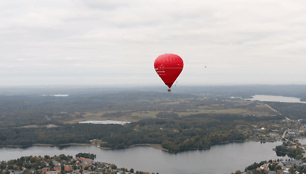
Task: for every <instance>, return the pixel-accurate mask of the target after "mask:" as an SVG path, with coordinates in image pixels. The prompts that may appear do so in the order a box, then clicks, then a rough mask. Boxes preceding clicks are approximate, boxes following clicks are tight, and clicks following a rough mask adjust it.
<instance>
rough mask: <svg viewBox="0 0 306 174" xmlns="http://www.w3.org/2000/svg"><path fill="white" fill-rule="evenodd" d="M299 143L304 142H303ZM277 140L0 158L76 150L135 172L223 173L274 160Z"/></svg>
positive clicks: (0, 153)
mask: <svg viewBox="0 0 306 174" xmlns="http://www.w3.org/2000/svg"><path fill="white" fill-rule="evenodd" d="M303 143H306V141H305V142H303ZM279 144H281V142H274V143H263V144H261V143H259V142H244V143H230V144H225V145H215V146H212V147H211V149H209V150H202V151H198V150H196V151H187V152H181V153H178V154H169V153H167V152H164V151H161V150H157V149H154V148H152V147H148V146H138V147H131V148H128V149H121V150H104V149H100V148H97V147H95V146H68V147H64V148H58V147H43V146H33V147H29V148H7V147H3V148H0V161H2V160H10V159H17V158H20V157H21V156H30V155H32V156H39V155H40V156H44V155H52V156H53V155H59V154H66V155H71V156H75V155H76V154H77V153H79V152H86V153H93V154H96V155H97V158H96V159H95V161H100V162H108V163H114V164H116V165H117V166H118V167H125V168H128V169H130V168H134V169H135V170H138V171H147V172H155V173H156V172H159V173H160V174H190V173H192V174H223V173H231V172H235V171H236V170H244V168H245V167H247V166H248V165H250V164H253V163H254V162H260V161H263V160H269V159H278V158H280V157H277V156H276V153H275V152H274V151H273V150H272V149H273V148H274V147H275V146H276V145H279Z"/></svg>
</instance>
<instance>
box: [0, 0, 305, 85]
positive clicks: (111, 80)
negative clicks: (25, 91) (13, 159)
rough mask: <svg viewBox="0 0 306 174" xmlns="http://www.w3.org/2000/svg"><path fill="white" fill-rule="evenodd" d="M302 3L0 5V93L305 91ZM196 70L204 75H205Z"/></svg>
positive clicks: (75, 0) (58, 0)
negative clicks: (176, 62)
mask: <svg viewBox="0 0 306 174" xmlns="http://www.w3.org/2000/svg"><path fill="white" fill-rule="evenodd" d="M305 7H306V1H304V0H293V1H286V0H249V1H245V0H231V1H227V0H215V1H201V0H189V1H182V0H179V1H178V0H167V1H163V0H157V1H147V0H134V1H125V0H103V1H96V0H47V1H40V0H34V1H20V0H2V1H0V79H1V82H0V86H14V85H72V84H79V85H116V84H119V85H127V86H146V85H159V86H163V85H164V84H163V82H162V81H161V79H160V78H159V77H158V75H157V74H156V72H155V71H154V68H153V63H154V60H155V58H156V57H157V56H159V55H160V54H163V53H175V54H178V55H179V56H181V57H182V58H183V60H184V63H185V66H184V70H183V72H182V74H181V75H180V77H179V78H178V84H179V85H184V86H188V85H207V84H306V80H305V75H306V71H305V65H306V59H305V50H306V48H305V47H306V32H305V31H306V20H305V19H306V11H305ZM205 66H206V67H207V68H205Z"/></svg>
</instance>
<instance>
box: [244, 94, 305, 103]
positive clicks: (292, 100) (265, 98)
mask: <svg viewBox="0 0 306 174" xmlns="http://www.w3.org/2000/svg"><path fill="white" fill-rule="evenodd" d="M247 100H252V101H255V100H258V101H268V102H284V103H306V102H301V100H300V99H299V98H295V97H283V96H273V95H254V96H253V98H250V99H247Z"/></svg>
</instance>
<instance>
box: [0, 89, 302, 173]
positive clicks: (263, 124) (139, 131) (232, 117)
mask: <svg viewBox="0 0 306 174" xmlns="http://www.w3.org/2000/svg"><path fill="white" fill-rule="evenodd" d="M188 88H190V89H188ZM237 88H241V89H240V90H239V91H238V90H237V91H236V90H233V89H232V86H214V87H213V88H212V87H210V86H203V87H182V88H177V92H176V93H166V94H164V93H161V92H156V91H154V89H150V88H147V89H144V88H140V87H139V88H132V89H131V88H121V89H120V88H119V89H115V90H114V89H107V88H97V87H89V88H77V89H74V90H73V91H69V87H62V88H59V87H57V88H52V89H46V88H37V89H35V88H26V87H25V88H1V90H0V91H1V101H0V108H1V110H0V113H1V117H0V126H1V132H0V145H1V146H2V147H3V148H4V147H6V148H8V147H11V148H27V147H32V146H34V147H35V146H56V147H65V146H80V145H81V146H95V147H97V148H100V149H101V150H103V149H104V150H115V149H127V148H132V147H135V146H149V147H152V148H155V149H157V150H161V151H164V152H165V153H170V154H177V153H182V152H184V151H192V150H204V151H205V150H209V149H210V148H211V147H213V146H214V145H220V144H228V143H238V142H240V143H242V142H248V141H254V142H258V143H261V144H262V143H269V142H277V141H284V142H285V140H286V144H284V145H283V146H276V145H275V147H274V148H271V151H273V149H274V150H275V152H274V153H275V154H276V155H277V156H280V157H282V156H286V155H288V157H287V158H288V159H290V158H291V160H293V159H294V160H300V161H299V163H300V164H302V163H303V162H302V161H304V156H303V154H304V152H305V151H304V150H303V146H302V144H301V143H298V142H296V141H297V140H296V139H298V138H303V137H305V136H306V134H305V130H306V126H305V125H306V120H305V121H304V119H305V117H306V116H305V114H304V113H305V111H306V108H305V104H304V103H302V102H300V103H285V102H271V101H269V102H268V101H258V100H252V96H255V94H260V95H264V94H267V93H272V94H274V95H283V96H294V97H298V98H303V97H304V95H305V94H306V90H305V86H303V85H283V86H282V85H276V86H273V85H271V86H269V85H266V86H265V85H258V86H252V85H250V86H248V85H246V86H237V87H236V88H235V89H237ZM284 88H287V89H289V90H288V91H293V90H295V91H299V92H296V93H294V92H288V93H283V91H282V90H283V89H284ZM243 89H244V90H243ZM290 89H291V90H290ZM151 90H152V91H151ZM271 91H273V92H271ZM296 144H298V145H299V148H300V149H301V150H300V151H292V150H291V149H290V147H292V146H297V145H296ZM288 148H289V149H288ZM295 150H298V148H296V149H295ZM266 160H267V161H268V160H277V159H266ZM278 160H279V159H278ZM281 160H283V159H281ZM267 161H266V162H261V161H257V162H258V164H257V163H256V164H253V166H249V167H248V166H245V168H246V171H247V170H248V171H250V172H251V171H252V169H253V170H254V171H257V168H258V167H259V168H260V167H261V166H269V165H270V166H274V167H270V168H269V171H270V170H271V171H273V170H275V171H277V170H276V169H278V170H280V169H279V168H278V165H276V163H273V162H270V163H269V162H267ZM254 162H255V161H254ZM278 162H279V161H278ZM305 162H306V158H305ZM296 163H297V162H296ZM277 164H278V163H277ZM249 165H251V164H249ZM288 165H289V164H288ZM254 166H255V167H254ZM43 167H44V166H42V165H40V167H38V168H36V169H41V168H43ZM289 167H290V165H289ZM3 169H5V168H3ZM3 169H2V172H3V171H4V170H3ZM238 169H239V168H237V171H238ZM294 169H296V170H298V167H296V168H294ZM260 170H261V169H260ZM266 170H267V169H263V171H266ZM292 170H293V169H292ZM301 170H303V169H301ZM156 171H158V170H156ZM228 172H231V171H228ZM236 173H237V172H236Z"/></svg>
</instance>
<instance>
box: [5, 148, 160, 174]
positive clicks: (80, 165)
mask: <svg viewBox="0 0 306 174" xmlns="http://www.w3.org/2000/svg"><path fill="white" fill-rule="evenodd" d="M85 157H87V158H85ZM88 157H89V158H88ZM94 158H95V155H94V154H89V153H79V154H77V155H76V156H75V157H72V156H69V155H67V156H66V155H65V154H61V155H58V156H56V155H55V156H52V157H50V156H48V155H45V156H44V157H41V156H38V157H36V156H26V157H21V158H18V159H13V160H9V161H2V162H1V163H0V174H132V173H135V174H150V173H149V172H142V171H134V169H133V168H131V169H126V168H117V166H116V165H115V164H109V163H105V162H96V161H94ZM151 174H155V173H151ZM156 174H158V173H156Z"/></svg>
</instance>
